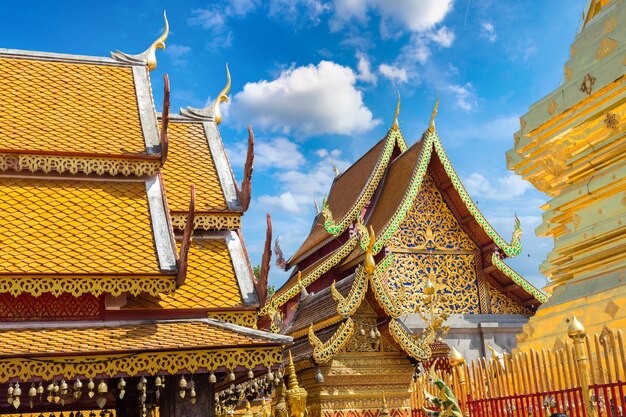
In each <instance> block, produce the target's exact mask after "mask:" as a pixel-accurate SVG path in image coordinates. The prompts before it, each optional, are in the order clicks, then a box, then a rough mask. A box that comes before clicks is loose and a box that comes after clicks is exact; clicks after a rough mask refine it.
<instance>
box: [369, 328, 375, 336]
mask: <svg viewBox="0 0 626 417" xmlns="http://www.w3.org/2000/svg"><path fill="white" fill-rule="evenodd" d="M370 337H371V338H372V339H376V332H375V331H374V328H373V327H372V329H371V330H370Z"/></svg>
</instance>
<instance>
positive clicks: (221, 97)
mask: <svg viewBox="0 0 626 417" xmlns="http://www.w3.org/2000/svg"><path fill="white" fill-rule="evenodd" d="M230 81H231V79H230V70H229V69H228V62H227V63H226V85H225V86H224V88H222V91H220V93H219V94H218V95H217V98H216V99H215V108H214V110H213V120H214V121H215V124H216V125H219V124H220V123H221V122H222V112H221V111H220V104H221V103H223V102H224V101H228V93H230Z"/></svg>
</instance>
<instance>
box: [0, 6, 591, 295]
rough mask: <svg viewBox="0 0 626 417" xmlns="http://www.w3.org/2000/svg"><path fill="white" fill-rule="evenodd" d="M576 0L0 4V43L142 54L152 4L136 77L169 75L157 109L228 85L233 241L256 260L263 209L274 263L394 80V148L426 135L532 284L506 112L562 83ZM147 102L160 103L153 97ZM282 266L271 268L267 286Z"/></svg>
mask: <svg viewBox="0 0 626 417" xmlns="http://www.w3.org/2000/svg"><path fill="white" fill-rule="evenodd" d="M584 6H585V1H584V0H567V1H563V0H543V1H539V0H509V1H494V0H480V1H478V0H412V1H410V0H396V1H393V0H269V1H258V0H231V1H228V2H226V1H224V2H206V1H158V2H154V1H133V2H115V1H107V2H85V1H80V2H78V1H75V2H71V1H66V2H62V3H56V4H55V2H47V1H46V2H43V1H31V2H23V3H22V2H3V4H2V6H1V8H0V9H1V12H0V39H2V42H1V43H0V47H5V48H15V49H28V50H39V51H47V52H62V53H74V54H83V55H97V56H107V55H108V54H109V51H112V50H116V49H119V50H121V51H124V52H126V53H139V52H142V51H143V50H145V49H146V48H147V47H148V46H149V45H150V43H151V42H152V41H153V40H154V39H155V38H156V37H157V36H158V35H159V34H160V31H161V30H162V25H163V20H162V11H163V9H167V14H168V19H169V22H170V28H171V30H170V36H169V39H168V40H167V42H166V43H167V48H166V49H165V51H158V52H157V60H158V67H157V68H156V69H155V70H154V71H153V72H152V73H151V77H152V84H153V88H154V95H155V100H156V102H157V103H161V101H162V77H163V74H164V73H167V74H169V76H170V80H171V85H172V108H174V109H176V108H179V107H185V106H194V107H203V106H205V105H206V104H207V103H209V102H210V100H212V99H213V98H215V96H216V95H217V93H218V92H219V91H220V90H221V88H222V87H223V85H224V79H225V76H224V64H225V63H226V62H228V63H229V66H230V69H231V73H232V77H233V83H232V89H231V101H230V103H228V105H226V106H224V121H223V122H222V124H221V125H220V130H221V133H222V138H223V140H224V142H225V144H226V147H227V149H228V151H229V156H230V159H231V163H232V165H233V169H234V171H235V174H236V176H237V177H238V178H240V177H241V173H242V168H243V167H242V166H243V161H244V157H245V155H244V154H245V141H246V138H247V133H246V130H245V127H246V126H247V124H251V125H252V126H253V128H254V131H255V134H256V150H257V155H256V160H255V170H254V176H253V200H252V204H251V207H250V210H249V211H248V213H247V214H246V216H245V218H244V235H245V239H246V243H247V246H248V249H249V252H250V256H251V258H252V262H253V264H257V263H258V262H259V260H260V257H261V250H262V246H263V239H264V230H265V220H264V216H265V213H266V212H268V211H269V212H270V213H271V214H272V217H273V222H274V235H275V236H280V241H281V246H282V248H283V250H284V252H285V254H286V255H287V256H289V255H290V254H291V253H293V252H294V251H295V249H297V247H298V246H299V244H300V243H301V242H302V240H303V239H304V238H305V237H306V235H307V233H308V230H309V228H310V225H311V222H312V219H313V216H314V207H313V199H314V197H317V199H318V201H321V198H322V197H323V195H324V194H325V193H326V192H327V190H328V188H329V186H330V183H331V181H332V178H333V175H334V174H333V168H332V163H333V161H334V163H335V165H336V166H337V167H338V168H339V170H343V169H345V168H347V167H348V166H349V165H350V163H352V162H353V161H354V160H356V159H357V158H358V157H359V156H360V155H361V154H362V153H363V152H365V151H366V150H367V149H369V147H371V146H372V145H373V144H374V143H375V142H377V141H378V140H379V139H380V138H382V137H383V136H384V134H385V132H386V131H387V129H388V128H389V127H390V125H391V121H392V120H391V119H392V116H393V111H394V108H395V102H396V92H395V91H396V89H398V90H399V91H400V94H401V96H402V109H401V113H400V122H401V129H402V132H403V133H404V136H405V138H406V139H407V141H408V142H409V143H413V142H415V141H416V140H417V139H418V138H419V137H420V135H421V133H422V132H423V131H424V129H425V128H426V127H427V123H428V119H429V118H430V113H431V109H432V106H433V104H434V102H435V99H436V96H437V95H439V96H440V98H441V102H440V105H439V114H438V116H437V129H438V131H439V135H440V137H441V138H442V141H443V143H444V146H445V147H446V150H447V151H448V155H449V157H450V159H451V160H452V163H453V164H454V166H455V168H456V170H457V172H458V173H459V175H460V177H461V179H462V180H463V182H464V183H465V185H466V187H467V188H468V190H469V191H470V194H471V195H472V196H473V198H474V200H475V201H476V202H477V204H478V207H479V208H480V209H481V210H482V211H483V213H484V214H485V215H486V217H487V218H488V219H489V220H490V221H491V222H492V224H493V225H494V227H495V228H496V229H497V230H498V231H499V232H500V233H501V234H502V235H503V236H505V237H507V238H508V237H510V234H511V232H512V228H513V216H514V213H516V212H517V214H518V215H519V216H520V219H521V221H522V227H523V228H524V231H525V234H524V238H523V243H524V245H525V249H524V253H523V254H522V255H520V256H519V257H518V258H516V259H513V260H511V261H510V262H509V263H510V265H512V266H513V267H514V268H515V269H516V270H517V271H518V272H520V273H521V274H522V275H524V276H525V277H526V278H528V279H529V280H530V281H531V282H533V283H534V284H535V285H537V286H539V287H542V286H543V285H544V284H545V278H543V277H542V276H541V275H540V273H539V270H538V266H539V264H540V263H541V262H542V261H543V260H544V259H545V255H546V253H547V252H548V250H549V249H550V248H551V247H552V242H551V240H548V239H539V238H536V237H535V236H534V228H535V227H536V226H538V225H539V223H540V216H541V211H540V209H539V206H540V205H541V204H543V203H544V202H545V201H546V198H545V197H544V196H543V195H542V194H540V193H538V192H537V191H535V190H534V188H533V187H532V186H531V185H530V184H529V183H526V182H524V181H522V180H521V179H519V177H516V176H514V175H513V173H511V172H508V171H507V170H506V163H505V158H504V152H505V151H506V150H507V149H509V148H511V147H512V145H513V133H514V132H515V131H516V130H517V129H518V127H519V121H518V118H519V116H520V115H522V114H524V113H525V112H526V110H527V108H528V106H530V105H531V104H532V103H534V102H535V101H537V100H538V99H540V98H542V97H543V96H544V95H545V94H547V93H549V92H550V91H552V90H553V89H555V88H556V87H557V86H558V84H559V83H560V82H561V81H562V73H563V64H564V63H565V61H566V59H567V56H568V53H569V45H570V43H571V42H572V40H573V38H574V36H575V34H576V30H577V28H578V25H579V23H580V19H581V14H582V11H583V9H584ZM159 107H160V105H159ZM285 278H286V274H285V273H284V272H282V273H281V272H280V271H278V270H277V268H276V267H273V272H272V274H271V283H272V284H275V285H280V284H281V283H282V282H283V281H284V279H285Z"/></svg>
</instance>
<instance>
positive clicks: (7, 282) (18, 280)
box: [0, 275, 176, 297]
mask: <svg viewBox="0 0 626 417" xmlns="http://www.w3.org/2000/svg"><path fill="white" fill-rule="evenodd" d="M175 289H176V278H175V276H173V275H161V276H141V275H134V276H93V275H91V276H82V275H79V276H77V275H69V276H46V275H42V276H37V275H33V276H19V277H17V276H4V277H0V293H9V294H11V295H12V296H14V297H17V296H18V295H20V294H30V295H32V296H34V297H38V296H40V295H41V294H44V293H50V294H52V295H54V296H59V295H61V294H62V293H68V294H72V295H73V296H75V297H78V296H80V295H83V294H92V295H94V296H96V297H97V296H99V295H101V294H112V295H114V296H118V295H121V294H124V293H129V294H131V295H134V296H137V295H139V294H141V293H142V292H145V293H147V294H150V295H151V296H154V297H156V296H158V295H159V294H163V293H167V294H169V293H172V292H174V290H175Z"/></svg>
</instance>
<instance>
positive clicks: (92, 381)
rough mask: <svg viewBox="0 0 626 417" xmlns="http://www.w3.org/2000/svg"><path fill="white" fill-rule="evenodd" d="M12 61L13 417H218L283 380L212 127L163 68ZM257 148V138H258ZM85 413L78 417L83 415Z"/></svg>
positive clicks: (136, 59)
mask: <svg viewBox="0 0 626 417" xmlns="http://www.w3.org/2000/svg"><path fill="white" fill-rule="evenodd" d="M168 32H169V27H168V24H167V19H166V20H165V30H164V32H163V34H162V35H161V36H160V37H159V38H158V39H157V40H156V41H155V42H154V43H153V44H152V46H151V47H150V48H148V50H147V51H146V52H144V53H143V54H139V55H127V54H124V53H122V52H119V51H118V52H115V53H113V54H112V55H111V57H110V58H105V57H88V56H78V55H63V54H53V53H45V52H31V51H19V50H10V49H0V107H1V108H2V111H1V112H0V126H1V128H0V144H1V145H0V147H1V149H0V193H1V194H2V199H1V201H0V211H1V212H2V216H0V236H1V238H2V244H3V250H2V252H1V253H0V414H12V413H17V414H19V415H24V416H26V415H28V414H29V413H33V414H34V415H39V414H41V413H46V415H50V414H54V413H57V414H56V415H60V413H65V415H68V414H69V415H74V416H82V415H85V416H87V415H89V414H92V413H93V411H92V410H94V409H96V410H99V411H98V412H100V410H103V411H102V412H103V413H104V414H103V415H119V416H146V415H148V414H150V415H154V414H155V413H157V412H158V413H159V415H161V416H172V417H173V416H193V415H206V414H204V413H206V410H208V412H209V414H208V415H214V414H215V403H216V394H219V392H220V391H221V390H224V389H225V388H228V387H229V386H230V385H231V384H233V383H240V382H241V381H248V380H250V379H251V378H256V377H258V376H259V375H265V374H266V373H267V372H268V370H270V369H271V368H272V367H274V366H275V365H277V364H278V363H280V362H281V351H282V345H284V344H286V343H289V341H290V338H289V337H285V336H281V335H275V334H270V333H266V332H261V331H258V330H255V328H256V311H257V308H258V306H259V304H260V303H261V302H263V301H264V300H262V299H260V298H259V295H258V289H259V288H257V286H258V285H257V284H256V281H255V280H254V277H253V272H252V268H251V266H250V263H249V260H248V258H247V254H246V249H245V246H244V244H243V240H242V237H241V229H240V218H241V216H242V215H243V213H244V211H245V209H246V208H247V205H248V203H249V201H250V174H251V169H252V147H250V150H249V158H248V163H247V165H246V174H245V180H244V184H243V185H242V187H239V186H238V185H237V184H236V183H235V181H234V176H233V173H232V171H231V168H230V165H229V162H228V158H227V156H226V153H225V152H224V147H223V144H222V142H221V139H220V136H219V132H218V129H217V124H218V122H219V118H217V115H218V114H219V104H220V102H221V101H224V100H225V98H226V94H228V87H229V86H230V79H229V80H228V83H227V88H225V89H224V90H223V91H222V93H221V94H220V95H219V96H218V98H217V99H216V101H215V102H214V103H212V104H211V106H209V108H207V109H186V110H184V111H182V112H181V114H180V115H170V114H169V80H168V79H167V76H165V91H164V103H163V112H162V113H161V114H157V113H156V111H155V105H154V103H153V98H152V91H151V87H150V71H151V70H152V69H154V68H155V67H156V55H155V51H156V49H159V48H164V47H165V40H166V38H167V35H168ZM250 144H252V137H251V138H250ZM70 413H71V414H70Z"/></svg>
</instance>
